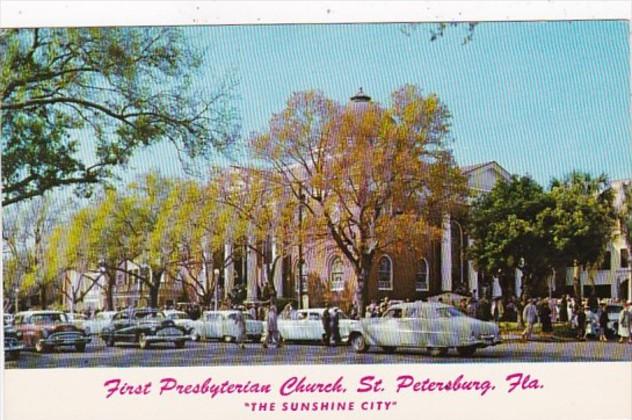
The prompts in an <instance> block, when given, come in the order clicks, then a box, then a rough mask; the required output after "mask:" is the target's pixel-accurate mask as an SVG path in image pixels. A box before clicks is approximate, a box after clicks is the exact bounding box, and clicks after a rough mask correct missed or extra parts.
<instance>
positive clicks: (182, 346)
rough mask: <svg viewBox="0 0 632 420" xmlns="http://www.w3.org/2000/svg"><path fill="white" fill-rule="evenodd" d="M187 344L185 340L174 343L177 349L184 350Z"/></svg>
mask: <svg viewBox="0 0 632 420" xmlns="http://www.w3.org/2000/svg"><path fill="white" fill-rule="evenodd" d="M185 343H186V341H184V340H178V341H174V342H173V344H175V346H176V348H177V349H183V348H184V345H185Z"/></svg>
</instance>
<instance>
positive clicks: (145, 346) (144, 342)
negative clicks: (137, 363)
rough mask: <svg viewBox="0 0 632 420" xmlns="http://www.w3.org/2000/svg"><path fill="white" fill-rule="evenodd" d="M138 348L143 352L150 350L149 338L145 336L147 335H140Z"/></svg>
mask: <svg viewBox="0 0 632 420" xmlns="http://www.w3.org/2000/svg"><path fill="white" fill-rule="evenodd" d="M138 347H140V348H141V350H145V349H148V348H149V341H147V336H146V335H145V333H140V334H139V335H138Z"/></svg>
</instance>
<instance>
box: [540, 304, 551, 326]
mask: <svg viewBox="0 0 632 420" xmlns="http://www.w3.org/2000/svg"><path fill="white" fill-rule="evenodd" d="M540 323H541V324H542V332H543V333H545V334H551V333H553V325H552V323H551V308H550V307H549V302H548V301H547V300H546V299H544V300H543V301H542V303H541V304H540Z"/></svg>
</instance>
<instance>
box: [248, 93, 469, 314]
mask: <svg viewBox="0 0 632 420" xmlns="http://www.w3.org/2000/svg"><path fill="white" fill-rule="evenodd" d="M357 99H358V100H357V101H354V102H351V103H350V104H349V105H346V106H343V105H340V104H338V103H336V102H335V101H333V100H331V99H328V98H326V97H325V96H324V95H323V94H322V93H320V92H316V91H308V92H301V93H296V94H294V95H292V96H291V97H290V99H289V100H288V102H287V105H286V108H285V109H284V110H282V111H281V112H280V113H278V114H275V115H273V116H272V119H271V120H270V124H269V129H268V130H267V131H266V132H264V133H261V134H258V135H256V136H254V137H253V139H252V143H253V150H254V151H255V157H256V158H259V159H261V161H263V162H266V164H267V165H268V168H269V170H270V172H272V173H274V174H275V175H276V177H277V179H278V182H280V183H281V184H282V185H283V187H284V189H285V191H289V192H291V194H292V195H293V197H294V200H295V201H298V202H299V203H300V205H301V206H303V208H304V210H305V213H306V214H308V215H309V216H310V217H311V221H310V223H312V224H314V225H315V226H316V227H315V228H314V229H315V231H317V232H318V231H326V233H327V235H328V237H329V238H331V240H332V241H333V242H334V243H335V244H336V246H337V248H338V249H339V250H340V252H341V253H342V254H343V255H344V256H345V257H346V258H347V260H348V261H349V262H350V264H351V265H352V266H353V267H354V270H355V274H356V278H357V288H356V294H355V301H356V302H357V303H358V306H359V308H360V310H361V311H363V310H364V305H365V304H366V300H367V296H368V289H367V282H368V281H369V273H370V272H371V269H372V267H373V264H374V260H375V257H376V256H378V255H380V254H381V253H383V252H386V251H392V250H393V249H394V248H398V247H410V246H414V245H415V241H416V240H417V239H418V240H420V241H422V238H423V239H427V237H428V236H427V235H428V233H429V232H434V233H436V232H437V230H436V229H434V230H433V229H431V228H430V226H432V225H435V226H438V224H439V223H440V219H441V217H440V215H441V214H442V213H443V212H446V211H450V210H451V209H452V208H453V207H455V206H456V205H457V203H460V202H462V198H463V196H464V195H465V190H466V189H465V182H464V179H463V177H462V176H461V174H460V171H459V169H458V168H457V166H456V164H455V163H454V160H453V157H452V154H451V152H450V151H449V149H448V148H447V140H448V134H449V118H450V114H449V112H448V110H447V109H446V107H445V106H444V105H443V104H442V103H441V102H440V101H439V99H438V98H437V97H436V96H435V95H432V94H430V95H423V94H422V92H421V91H420V89H419V88H417V87H414V86H410V85H407V86H404V87H402V88H401V89H399V90H397V91H395V92H394V93H393V94H392V97H391V105H390V106H389V107H384V106H382V105H380V104H378V103H375V102H370V101H368V99H369V98H368V97H365V96H363V95H359V96H358V97H357Z"/></svg>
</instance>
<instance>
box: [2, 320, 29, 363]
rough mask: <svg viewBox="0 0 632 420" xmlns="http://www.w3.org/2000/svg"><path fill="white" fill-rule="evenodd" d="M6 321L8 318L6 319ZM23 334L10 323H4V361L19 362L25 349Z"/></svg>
mask: <svg viewBox="0 0 632 420" xmlns="http://www.w3.org/2000/svg"><path fill="white" fill-rule="evenodd" d="M5 320H6V318H5ZM21 339H22V333H21V332H20V331H17V330H16V329H15V327H14V326H13V325H11V324H10V323H4V360H17V359H18V358H19V357H20V352H21V351H22V349H23V348H24V346H23V345H22V340H21Z"/></svg>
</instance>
